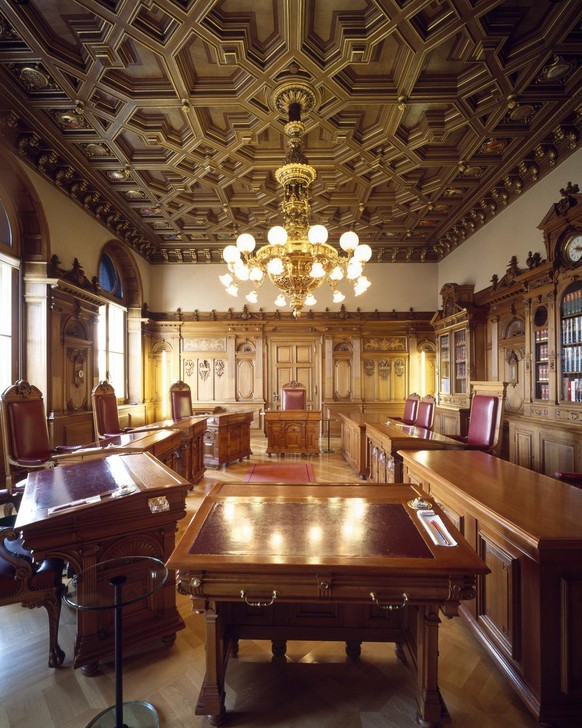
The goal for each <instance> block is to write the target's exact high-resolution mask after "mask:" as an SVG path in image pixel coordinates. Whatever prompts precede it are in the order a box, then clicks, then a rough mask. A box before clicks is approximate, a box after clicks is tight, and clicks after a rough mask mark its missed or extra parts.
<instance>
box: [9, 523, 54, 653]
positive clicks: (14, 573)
mask: <svg viewBox="0 0 582 728" xmlns="http://www.w3.org/2000/svg"><path fill="white" fill-rule="evenodd" d="M62 573H63V562H62V561H61V560H60V559H55V558H49V559H45V560H44V561H42V562H41V563H40V564H38V565H37V564H35V563H34V562H33V560H32V557H31V554H30V552H29V551H27V550H26V549H24V548H23V547H22V544H21V543H20V541H19V538H18V534H17V533H16V531H14V530H13V529H11V528H0V606H4V605H6V604H22V606H23V607H28V608H29V609H32V608H33V607H44V608H45V609H46V611H47V614H48V620H49V660H48V665H49V667H59V666H60V665H62V663H63V660H64V658H65V653H64V652H63V650H62V649H61V648H60V647H59V618H60V615H61V596H62V593H63V590H64V588H63V583H62Z"/></svg>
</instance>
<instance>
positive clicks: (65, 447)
mask: <svg viewBox="0 0 582 728" xmlns="http://www.w3.org/2000/svg"><path fill="white" fill-rule="evenodd" d="M82 447H85V445H57V446H56V447H55V448H53V450H52V452H56V453H59V452H75V450H80V449H81V448H82Z"/></svg>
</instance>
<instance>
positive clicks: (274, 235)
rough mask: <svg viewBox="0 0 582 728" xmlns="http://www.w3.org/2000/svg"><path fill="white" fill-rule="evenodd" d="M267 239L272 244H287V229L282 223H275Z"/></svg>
mask: <svg viewBox="0 0 582 728" xmlns="http://www.w3.org/2000/svg"><path fill="white" fill-rule="evenodd" d="M267 240H268V241H269V242H270V243H271V245H285V243H286V242H287V231H286V230H285V228H284V227H282V226H281V225H275V226H274V227H272V228H271V229H270V230H269V232H268V233H267Z"/></svg>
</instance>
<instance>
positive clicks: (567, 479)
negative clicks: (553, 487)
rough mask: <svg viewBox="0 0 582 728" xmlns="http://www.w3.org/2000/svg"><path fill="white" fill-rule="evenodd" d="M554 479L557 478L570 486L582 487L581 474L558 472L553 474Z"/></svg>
mask: <svg viewBox="0 0 582 728" xmlns="http://www.w3.org/2000/svg"><path fill="white" fill-rule="evenodd" d="M554 478H557V479H558V480H561V481H563V482H564V483H569V484H570V485H577V486H578V487H582V473H576V472H568V471H566V470H558V471H557V472H555V473H554Z"/></svg>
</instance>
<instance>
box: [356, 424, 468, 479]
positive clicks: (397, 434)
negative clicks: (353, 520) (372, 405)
mask: <svg viewBox="0 0 582 728" xmlns="http://www.w3.org/2000/svg"><path fill="white" fill-rule="evenodd" d="M366 439H367V441H368V445H367V451H368V469H369V479H370V480H371V481H372V482H373V483H402V457H401V455H400V454H399V452H398V451H399V450H445V449H448V450H451V449H454V450H462V449H463V444H462V443H461V442H457V441H456V440H452V439H451V438H450V437H445V435H439V434H438V433H436V432H429V430H425V429H423V428H422V427H413V426H411V425H403V424H396V423H392V422H391V424H386V425H383V424H381V423H379V422H371V423H367V424H366Z"/></svg>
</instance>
